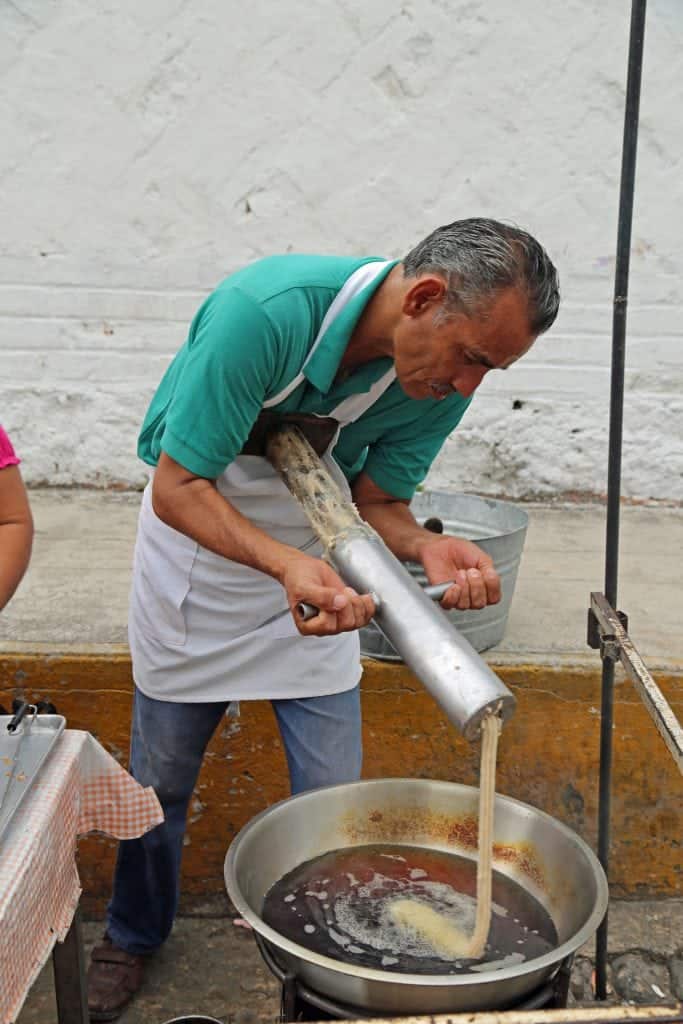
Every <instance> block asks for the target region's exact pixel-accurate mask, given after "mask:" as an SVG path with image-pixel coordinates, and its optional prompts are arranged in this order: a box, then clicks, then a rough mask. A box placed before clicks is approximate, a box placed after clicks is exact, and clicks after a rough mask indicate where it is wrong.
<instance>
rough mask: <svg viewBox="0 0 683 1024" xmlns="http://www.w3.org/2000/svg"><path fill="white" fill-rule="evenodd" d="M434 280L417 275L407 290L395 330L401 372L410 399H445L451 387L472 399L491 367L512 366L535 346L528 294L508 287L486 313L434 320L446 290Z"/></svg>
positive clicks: (396, 361) (398, 372)
mask: <svg viewBox="0 0 683 1024" xmlns="http://www.w3.org/2000/svg"><path fill="white" fill-rule="evenodd" d="M433 281H434V278H427V279H418V280H417V282H416V283H415V285H413V286H412V287H411V288H409V289H408V291H407V292H406V298H405V301H404V307H403V315H402V317H401V320H400V322H399V324H398V325H397V327H396V329H395V332H394V363H395V366H396V375H397V377H398V380H399V383H400V385H401V387H402V388H403V390H404V391H405V393H406V394H407V395H408V396H409V397H410V398H417V399H420V398H437V399H440V398H445V397H446V395H449V394H450V393H451V392H452V391H457V392H458V393H459V394H461V395H462V396H463V397H464V398H467V397H469V396H470V395H471V394H473V393H474V391H476V389H477V388H478V387H479V385H480V384H481V382H482V380H483V379H484V377H485V375H486V374H487V373H488V372H489V370H504V369H507V367H508V366H511V365H512V364H513V363H514V362H515V361H516V360H517V359H519V357H520V356H523V355H524V353H525V352H527V351H528V350H529V348H530V347H531V345H532V344H533V342H534V337H533V335H532V334H531V331H530V328H529V317H528V313H527V301H526V297H525V296H524V295H523V294H522V293H521V292H519V291H518V290H517V289H516V288H506V289H504V290H503V291H501V292H500V293H499V295H498V296H497V297H496V298H495V299H494V301H493V302H492V304H491V305H490V306H489V308H488V310H487V311H486V312H485V314H484V315H478V316H473V317H471V318H469V317H466V316H464V315H463V314H456V315H454V316H452V317H449V319H447V320H444V321H443V322H441V323H435V322H434V321H435V315H436V313H437V312H438V310H439V309H440V308H441V305H442V302H443V294H441V295H439V294H437V293H436V292H434V290H432V292H430V290H429V282H433ZM422 285H427V287H421V286H422Z"/></svg>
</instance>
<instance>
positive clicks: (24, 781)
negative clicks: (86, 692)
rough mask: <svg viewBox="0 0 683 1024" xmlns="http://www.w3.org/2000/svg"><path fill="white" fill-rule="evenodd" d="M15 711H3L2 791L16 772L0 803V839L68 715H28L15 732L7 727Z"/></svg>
mask: <svg viewBox="0 0 683 1024" xmlns="http://www.w3.org/2000/svg"><path fill="white" fill-rule="evenodd" d="M12 718H13V716H12V715H0V793H2V792H3V790H4V788H5V787H4V783H5V781H6V780H7V779H9V777H10V773H11V772H12V763H13V761H14V758H15V756H16V758H17V761H16V766H15V769H14V775H13V776H12V777H11V782H10V785H9V788H8V789H7V791H6V792H5V795H4V799H3V801H2V807H0V842H2V837H3V833H4V832H5V831H6V830H7V827H8V825H9V824H10V822H11V820H12V817H13V815H14V812H15V811H16V810H17V808H18V807H19V806H20V804H21V802H22V800H23V799H24V797H25V796H26V794H27V793H28V792H29V791H30V789H31V786H32V785H33V783H34V781H35V779H36V776H37V775H38V772H39V771H40V769H41V767H42V765H43V764H44V762H45V759H46V758H47V756H48V755H49V753H50V751H51V750H52V748H53V747H54V745H55V743H56V742H57V740H58V739H59V737H60V736H61V734H62V732H63V731H64V726H65V725H66V719H65V718H64V717H63V716H62V715H34V716H32V717H31V715H28V716H27V717H26V718H24V719H23V720H22V721H21V722H20V724H19V726H18V727H17V730H16V732H14V733H11V732H9V731H8V729H7V726H8V724H9V723H10V722H11V721H12Z"/></svg>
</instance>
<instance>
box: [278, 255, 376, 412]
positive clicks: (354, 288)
mask: <svg viewBox="0 0 683 1024" xmlns="http://www.w3.org/2000/svg"><path fill="white" fill-rule="evenodd" d="M390 262H391V260H376V261H374V262H372V263H364V264H363V266H362V267H359V268H358V270H354V272H353V274H351V276H350V277H349V278H347V279H346V281H345V282H344V284H343V285H342V287H341V288H340V289H339V291H338V292H337V294H336V295H335V297H334V299H333V300H332V302H331V303H330V306H329V308H328V310H327V313H326V314H325V316H324V319H323V322H322V323H321V325H320V330H319V331H318V333H317V335H316V338H315V341H314V342H313V346H312V348H311V350H310V352H309V353H308V355H307V356H306V360H305V362H304V365H303V366H302V368H301V370H300V371H299V373H298V374H297V375H296V377H294V379H293V380H290V382H289V384H286V385H285V387H284V388H283V389H282V390H281V391H278V393H277V394H276V395H274V396H273V397H272V398H267V399H266V401H265V402H264V403H263V408H264V409H270V408H272V407H273V406H274V405H279V404H280V402H284V400H285V398H287V397H288V396H289V395H291V393H292V391H294V390H295V388H298V386H299V384H301V382H302V380H303V379H304V369H305V368H306V366H307V364H308V361H309V359H310V358H311V356H312V355H313V353H314V352H315V350H316V349H317V347H318V345H319V344H320V342H321V341H322V340H323V337H324V336H325V332H326V331H327V329H328V327H329V326H330V324H331V323H332V321H333V320H336V318H337V317H338V316H339V314H340V313H341V311H342V310H343V308H344V306H346V305H347V304H348V303H349V302H350V301H351V300H352V299H354V298H355V297H356V295H358V293H359V292H362V290H363V289H364V288H367V286H368V285H369V284H371V283H372V281H374V280H375V278H376V277H377V276H378V275H379V274H381V272H382V271H383V270H384V268H385V267H386V266H387V264H389V263H390Z"/></svg>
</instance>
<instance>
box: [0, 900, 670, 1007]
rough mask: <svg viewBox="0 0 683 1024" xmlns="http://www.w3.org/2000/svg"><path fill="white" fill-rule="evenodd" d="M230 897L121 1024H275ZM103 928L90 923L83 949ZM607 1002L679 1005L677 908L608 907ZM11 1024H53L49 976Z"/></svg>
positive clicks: (579, 964)
mask: <svg viewBox="0 0 683 1024" xmlns="http://www.w3.org/2000/svg"><path fill="white" fill-rule="evenodd" d="M234 917H235V915H234V913H233V912H232V908H231V907H230V904H229V903H228V900H227V897H226V899H225V902H224V903H223V904H222V905H217V906H214V907H206V908H205V909H204V910H200V911H199V913H198V914H195V915H193V916H192V917H186V916H181V917H179V918H178V921H177V922H176V926H175V928H174V931H173V933H172V935H171V937H170V939H169V940H168V942H167V943H166V945H165V946H164V947H163V949H162V950H161V951H160V952H159V954H158V955H157V956H156V957H154V959H153V960H152V961H151V963H150V966H149V969H148V972H147V977H146V979H145V983H144V986H143V989H142V990H141V992H140V994H139V995H138V997H137V998H136V1000H135V1001H134V1002H133V1003H131V1004H130V1005H129V1006H128V1008H127V1009H126V1010H125V1011H124V1013H123V1014H122V1015H121V1017H119V1021H120V1024H164V1022H165V1021H169V1020H171V1019H172V1018H174V1017H178V1016H180V1015H181V1014H190V1013H203V1014H206V1015H207V1016H211V1017H215V1018H217V1019H218V1020H219V1021H221V1022H222V1024H274V1022H275V1021H276V1020H277V1014H278V1010H279V984H278V982H277V981H276V979H275V978H274V977H273V976H272V975H271V974H270V972H269V971H268V968H267V967H266V966H265V964H264V963H263V961H262V959H261V956H260V954H259V952H258V950H257V948H256V944H255V943H254V940H253V937H252V936H251V934H250V933H249V932H248V931H246V930H245V929H244V928H241V927H238V926H236V925H235V924H234V923H233V920H234ZM101 930H102V926H101V924H100V923H99V922H87V923H86V924H85V927H84V934H85V942H86V947H87V949H88V950H89V949H90V947H91V946H92V945H93V944H94V943H95V942H96V941H97V940H98V939H99V936H100V934H101ZM609 950H610V955H609V964H610V971H609V977H610V981H611V985H612V986H613V990H614V991H613V992H612V994H611V995H610V1002H624V1003H625V1002H631V1003H638V1004H643V1005H655V1004H666V1003H671V1002H675V1001H676V1000H677V999H678V1000H683V900H680V901H678V900H665V901H662V902H654V901H649V902H648V901H638V902H635V903H631V902H613V903H612V905H611V907H610V942H609ZM592 955H593V943H592V941H591V942H590V943H587V944H586V946H585V947H584V948H583V949H582V950H581V951H579V955H578V956H577V959H576V961H575V965H574V969H573V972H572V981H571V992H570V1003H571V1004H573V1005H590V1004H591V1002H592V1001H593V993H592V990H591V974H592V970H593V967H592V963H591V959H590V958H591V957H592ZM17 1024H57V1016H56V1009H55V1002H54V993H53V987H52V967H51V965H50V964H48V965H47V966H46V968H45V969H44V970H43V972H42V974H41V975H40V977H39V979H38V980H37V982H36V983H35V985H34V986H33V988H32V989H31V992H30V993H29V997H28V999H27V1001H26V1003H25V1005H24V1009H23V1010H22V1012H21V1014H20V1015H19V1017H18V1019H17Z"/></svg>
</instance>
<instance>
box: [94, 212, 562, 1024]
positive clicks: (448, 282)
mask: <svg viewBox="0 0 683 1024" xmlns="http://www.w3.org/2000/svg"><path fill="white" fill-rule="evenodd" d="M558 303H559V294H558V283H557V274H556V271H555V268H554V267H553V265H552V263H551V262H550V260H549V258H548V256H547V255H546V253H545V252H544V251H543V249H542V248H541V247H540V245H539V244H538V243H537V242H536V241H535V240H534V239H533V238H531V237H530V236H529V235H528V234H526V233H525V232H523V231H520V230H518V229H516V228H513V227H509V226H506V225H503V224H500V223H497V222H496V221H492V220H484V219H470V220H463V221H456V222H455V223H454V224H451V225H448V226H446V227H442V228H439V229H437V230H436V231H435V232H433V234H431V235H430V236H429V237H428V238H427V239H425V241H423V242H422V243H421V244H420V245H418V246H417V247H416V248H415V249H413V250H412V252H410V253H409V254H408V256H407V257H406V258H405V259H404V260H403V261H402V262H401V261H384V260H380V259H377V258H369V259H346V258H336V257H309V256H278V257H273V258H270V259H265V260H260V261H259V262H257V263H255V264H253V265H251V266H249V267H247V268H245V269H243V270H241V271H239V272H237V273H235V274H233V275H232V276H231V277H229V278H228V279H227V280H226V281H224V282H223V283H222V284H221V285H220V286H219V287H218V288H217V290H216V291H215V292H213V294H212V295H210V296H209V298H208V299H207V300H206V302H205V303H204V304H203V305H202V307H201V308H200V310H199V312H198V313H197V315H196V316H195V318H194V320H193V322H192V325H191V327H190V332H189V336H188V339H187V341H186V342H185V344H184V345H183V347H182V348H181V350H180V351H179V353H178V355H177V356H176V357H175V359H174V361H173V362H172V363H171V366H170V367H169V369H168V371H167V373H166V375H165V376H164V378H163V380H162V382H161V385H160V387H159V389H158V391H157V393H156V395H155V396H154V398H153V400H152V404H151V406H150V409H149V411H148V413H147V417H146V419H145V421H144V424H143V427H142V432H141V434H140V439H139V448H138V451H139V454H140V456H141V458H142V459H143V460H144V461H145V462H146V463H148V464H149V465H150V466H152V467H154V470H153V477H152V480H151V482H150V484H149V486H148V488H147V490H146V491H145V494H144V497H143V502H142V508H141V513H140V522H139V528H138V538H137V544H136V552H135V565H134V572H133V587H132V594H131V606H130V620H129V636H130V646H131V652H132V658H133V674H134V679H135V684H136V693H135V702H134V712H133V727H132V740H131V756H130V770H131V772H132V774H133V775H134V776H135V778H136V779H138V781H139V782H141V783H142V784H143V785H152V786H154V788H155V790H156V792H157V795H158V797H159V799H160V801H161V804H162V806H163V808H164V812H165V815H166V820H165V822H164V823H163V825H160V826H159V827H158V828H156V829H154V830H153V831H152V832H150V833H149V834H148V835H146V836H144V837H143V838H142V839H136V840H131V841H127V842H124V843H122V844H121V846H120V849H119V857H118V861H117V867H116V877H115V882H114V893H113V898H112V901H111V904H110V906H109V910H108V917H107V933H106V936H105V939H104V941H103V943H102V944H101V945H100V946H98V947H97V948H96V949H95V950H94V952H93V962H92V964H91V968H90V975H89V1004H90V1012H91V1019H92V1020H111V1019H113V1018H114V1017H115V1016H117V1014H118V1013H119V1012H120V1010H121V1009H122V1007H123V1005H124V1004H125V1002H126V1001H127V1000H128V999H129V998H130V996H131V995H132V994H133V993H134V992H135V991H136V990H137V988H138V987H139V985H140V984H141V981H142V970H143V965H144V962H145V957H146V956H147V955H148V954H149V953H151V952H153V951H154V950H155V949H157V948H158V947H159V946H160V945H161V943H162V942H163V941H164V939H165V938H166V937H167V935H168V933H169V932H170V930H171V927H172V923H173V918H174V915H175V911H176V905H177V896H178V876H179V869H180V855H181V850H182V843H183V835H184V830H185V819H186V813H187V807H188V803H189V800H190V797H191V795H192V789H193V786H194V783H195V780H196V777H197V773H198V771H199V768H200V765H201V761H202V757H203V755H204V750H205V748H206V745H207V743H208V741H209V739H210V737H211V735H212V733H213V731H214V729H215V728H216V726H217V725H218V723H219V721H220V719H221V717H222V716H223V714H224V713H225V710H226V707H227V705H228V703H229V702H230V701H233V700H250V699H252V700H253V699H263V698H267V699H270V700H272V702H273V707H274V710H275V714H276V717H277V720H278V725H279V728H280V731H281V734H282V738H283V743H284V747H285V751H286V755H287V762H288V767H289V773H290V782H291V789H292V792H293V793H297V792H300V791H302V790H305V789H310V788H313V787H316V786H322V785H328V784H332V783H339V782H346V781H352V780H355V779H357V778H358V777H359V775H360V768H361V748H360V707H359V696H358V682H359V678H360V663H359V641H358V633H357V630H358V628H359V627H361V626H363V625H365V624H366V623H367V622H368V621H369V620H370V618H371V617H372V615H373V611H374V608H373V603H372V598H371V596H370V595H368V594H357V593H355V592H354V591H353V590H352V589H350V588H349V587H346V586H345V585H344V582H343V580H341V579H340V578H339V576H338V575H337V574H336V573H335V572H334V571H333V569H332V568H331V567H330V566H329V565H327V564H326V563H325V562H323V561H321V559H320V558H319V557H318V555H319V553H320V550H321V549H320V547H319V545H318V543H317V541H316V538H315V537H314V535H313V534H312V532H311V529H310V526H309V524H308V522H307V520H306V517H305V516H304V514H303V512H302V511H301V509H300V508H299V506H298V505H297V503H296V502H295V500H294V499H293V498H292V497H291V495H290V494H289V492H288V491H287V489H286V487H285V485H284V484H283V483H282V481H281V480H280V478H279V476H278V475H277V474H276V472H275V471H274V470H273V468H272V467H271V466H270V464H269V463H268V462H267V460H266V459H265V458H264V457H263V455H262V449H261V448H259V444H258V437H259V428H260V427H262V426H263V423H264V417H267V416H272V415H273V414H284V413H286V414H288V415H292V414H298V415H308V416H311V415H314V416H319V417H325V418H326V419H327V422H328V423H329V422H330V421H336V422H337V423H338V424H339V425H340V429H339V432H338V436H335V437H332V438H331V440H330V443H329V446H328V449H327V451H326V452H325V454H324V458H325V460H326V462H327V464H328V466H329V467H330V469H331V470H332V471H333V472H334V473H335V474H336V475H337V477H338V478H339V479H340V480H341V481H342V484H343V486H344V487H346V488H347V489H348V488H349V487H350V493H351V494H352V496H353V500H354V501H355V503H356V505H357V507H358V509H359V512H360V514H361V515H362V516H363V517H364V518H365V519H366V520H367V521H368V522H369V523H370V524H371V525H372V526H373V527H374V528H375V529H376V530H377V532H378V533H379V534H380V535H381V536H382V538H383V539H384V541H385V542H386V543H387V545H388V546H389V547H390V548H391V550H392V551H393V552H394V553H395V554H396V555H397V556H398V557H399V558H401V559H403V560H411V561H414V562H421V563H422V565H423V567H424V569H425V572H426V575H427V577H428V579H429V580H430V581H431V582H432V583H438V582H443V581H445V580H451V579H452V580H454V581H455V583H454V585H453V586H452V587H450V589H449V590H448V591H447V592H446V595H445V597H444V598H443V600H442V605H443V607H444V608H461V609H465V608H483V607H485V606H486V605H487V604H491V603H495V602H497V601H498V600H499V599H500V580H499V578H498V575H497V573H496V571H495V569H494V567H493V564H492V561H491V559H490V558H489V557H488V556H487V555H486V554H484V552H482V551H481V550H480V549H479V548H477V547H476V545H474V544H472V543H470V542H468V541H465V540H462V539H458V538H455V537H448V536H443V535H435V534H433V533H429V532H428V531H426V530H424V529H422V528H421V527H419V526H418V525H417V523H416V522H415V519H414V518H413V516H412V514H411V512H410V510H409V507H408V506H409V502H410V499H411V497H412V495H413V493H414V491H415V488H416V487H417V485H418V484H419V483H420V482H421V481H422V480H423V479H424V477H425V476H426V474H427V471H428V469H429V467H430V465H431V463H432V461H433V459H434V457H435V456H436V454H437V452H438V451H439V449H440V448H441V446H442V444H443V442H444V440H445V439H446V437H448V435H449V434H450V433H451V431H452V430H453V429H454V428H455V427H456V426H457V424H458V422H459V421H460V419H461V417H462V415H463V413H464V412H465V409H466V408H467V406H468V404H469V402H470V399H471V396H472V395H473V393H474V391H475V390H476V388H477V387H478V385H479V383H480V382H481V380H482V379H483V377H484V376H485V374H486V373H488V372H489V371H490V370H494V369H507V368H508V367H509V366H511V365H512V364H513V363H514V362H515V361H516V360H517V359H519V357H520V356H522V355H524V353H525V352H527V351H528V349H529V348H530V346H531V345H532V343H533V341H534V339H535V338H536V337H537V336H538V335H539V334H541V333H542V332H543V331H545V330H547V329H548V328H549V327H550V325H551V324H552V323H553V321H554V319H555V316H556V315H557V309H558ZM261 433H262V431H261ZM300 601H305V602H308V603H309V604H312V605H315V606H316V607H317V608H318V609H320V611H319V613H318V614H317V615H316V616H315V617H314V618H312V619H310V620H309V621H306V622H303V621H300V620H298V619H297V618H296V612H295V609H296V605H297V603H298V602H300Z"/></svg>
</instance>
